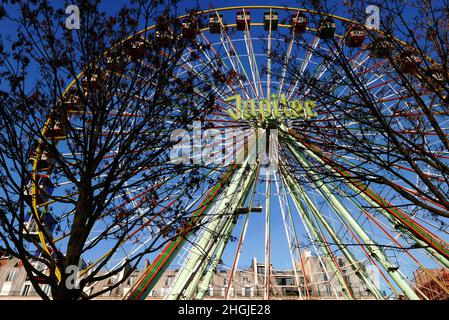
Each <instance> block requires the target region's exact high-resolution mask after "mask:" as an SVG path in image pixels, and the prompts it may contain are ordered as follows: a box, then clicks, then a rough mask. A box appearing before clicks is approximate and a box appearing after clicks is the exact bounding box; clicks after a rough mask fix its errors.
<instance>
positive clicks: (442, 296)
mask: <svg viewBox="0 0 449 320" xmlns="http://www.w3.org/2000/svg"><path fill="white" fill-rule="evenodd" d="M427 271H428V272H425V271H424V270H416V271H415V272H414V276H415V286H416V293H417V294H418V295H419V296H421V297H422V298H424V296H425V297H427V299H429V300H449V293H448V292H447V290H444V289H443V287H446V288H449V270H448V269H444V268H441V269H428V270H427ZM429 273H430V274H432V277H431V276H430V275H429ZM437 281H438V282H439V283H438V282H437Z"/></svg>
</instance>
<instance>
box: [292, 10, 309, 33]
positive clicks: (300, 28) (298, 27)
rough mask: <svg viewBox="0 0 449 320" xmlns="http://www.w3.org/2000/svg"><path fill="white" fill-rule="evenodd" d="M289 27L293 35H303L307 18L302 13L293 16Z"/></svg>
mask: <svg viewBox="0 0 449 320" xmlns="http://www.w3.org/2000/svg"><path fill="white" fill-rule="evenodd" d="M291 25H292V28H293V32H294V33H304V32H305V31H306V28H307V17H306V16H305V15H304V14H303V13H302V12H299V13H297V14H294V15H292V21H291Z"/></svg>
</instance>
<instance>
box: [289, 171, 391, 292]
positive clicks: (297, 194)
mask: <svg viewBox="0 0 449 320" xmlns="http://www.w3.org/2000/svg"><path fill="white" fill-rule="evenodd" d="M283 174H285V175H286V176H287V177H289V182H290V184H289V190H291V191H290V194H291V195H292V197H294V198H296V201H298V202H300V201H301V200H302V202H303V203H306V204H307V206H308V207H309V209H310V213H312V214H313V215H314V217H315V218H317V219H318V220H319V221H320V222H321V224H322V225H323V226H324V228H325V229H326V230H327V232H328V233H329V235H330V236H331V237H332V239H333V240H334V243H335V244H336V245H337V246H338V248H339V249H340V250H341V251H342V252H343V255H344V256H345V257H346V259H347V260H348V261H349V264H350V266H351V268H352V269H353V270H354V272H355V273H356V275H357V276H358V277H359V278H360V280H362V281H363V282H364V283H365V284H366V286H367V287H368V288H369V289H370V291H371V292H372V293H373V294H374V295H375V296H376V298H377V299H379V300H382V299H383V297H382V294H381V293H380V291H379V289H378V288H377V287H376V286H375V285H374V283H373V282H372V281H371V279H370V278H369V276H368V274H367V272H366V269H365V267H364V266H360V265H358V263H357V259H356V258H355V257H354V255H353V254H352V253H351V252H350V251H349V250H348V249H347V247H346V246H345V245H344V244H343V241H342V240H341V238H340V237H339V236H338V234H337V233H336V232H335V230H334V229H333V228H332V226H331V225H330V224H329V223H328V222H327V220H326V219H325V218H324V217H323V215H322V214H321V213H320V211H319V209H318V208H317V207H316V205H315V204H314V203H313V201H312V200H311V199H310V197H309V196H308V195H307V193H306V192H305V190H304V188H303V187H301V185H299V184H298V183H295V181H294V179H293V178H292V176H291V174H289V173H288V172H287V170H285V169H284V170H283ZM300 198H301V199H300ZM309 220H310V221H311V219H309Z"/></svg>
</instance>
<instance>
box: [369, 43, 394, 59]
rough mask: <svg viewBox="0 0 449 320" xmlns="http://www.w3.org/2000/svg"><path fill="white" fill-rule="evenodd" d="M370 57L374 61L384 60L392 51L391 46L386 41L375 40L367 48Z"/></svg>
mask: <svg viewBox="0 0 449 320" xmlns="http://www.w3.org/2000/svg"><path fill="white" fill-rule="evenodd" d="M368 49H369V50H370V56H371V57H373V58H376V59H386V58H388V57H389V56H390V55H391V52H392V51H393V45H392V44H391V43H390V42H389V41H388V40H386V39H383V38H377V39H375V40H374V41H373V42H371V43H370V44H369V46H368Z"/></svg>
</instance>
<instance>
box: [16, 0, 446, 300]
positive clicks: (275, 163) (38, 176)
mask: <svg viewBox="0 0 449 320" xmlns="http://www.w3.org/2000/svg"><path fill="white" fill-rule="evenodd" d="M312 18H313V19H312ZM179 20H180V21H182V36H185V37H189V36H192V37H195V39H196V42H197V43H198V46H199V47H200V50H193V49H191V48H187V50H186V51H185V53H184V54H183V56H182V57H181V62H180V63H179V65H178V66H177V71H176V76H177V77H179V78H183V77H185V76H186V75H190V76H191V75H193V76H194V77H196V78H197V79H198V81H201V82H202V83H204V84H207V85H208V88H209V89H210V90H213V91H214V92H215V93H216V95H217V97H218V98H217V101H216V105H215V109H214V111H213V112H211V113H210V114H208V115H207V116H206V117H205V118H203V119H201V120H200V121H198V122H196V123H192V124H191V126H190V128H189V129H190V130H180V131H177V133H176V138H177V139H180V140H181V141H184V140H183V139H184V138H186V139H187V140H185V141H187V145H188V146H192V147H191V148H190V149H189V148H187V149H188V155H189V156H190V159H189V161H190V160H192V159H193V161H198V162H199V163H201V162H202V161H203V162H204V161H206V162H208V163H207V164H208V166H207V172H204V174H205V176H210V177H214V179H213V181H215V182H214V184H213V185H210V186H209V185H206V184H204V186H201V187H200V188H199V189H198V191H197V193H196V195H195V197H194V198H187V197H186V196H185V193H184V192H183V191H184V187H183V185H182V176H169V175H168V174H167V175H166V176H164V175H162V176H163V177H162V178H161V181H160V185H163V184H165V185H166V186H169V188H167V189H170V190H172V193H171V194H169V195H166V197H165V198H163V200H160V198H159V197H158V198H155V197H154V192H153V191H154V190H157V188H158V185H156V186H148V187H147V188H145V187H143V186H140V187H139V188H135V187H133V182H132V180H133V178H132V177H131V178H130V181H129V183H128V184H127V185H125V186H124V187H123V196H121V197H117V199H115V201H114V206H115V208H127V207H132V208H134V209H135V210H134V211H133V212H134V213H133V216H131V217H127V219H131V220H140V221H141V223H140V224H139V225H136V228H135V230H133V232H132V233H131V235H130V236H129V237H128V238H127V240H126V241H124V242H123V243H122V244H121V245H120V248H118V249H117V250H116V252H115V253H114V259H111V260H110V261H109V262H108V264H107V266H106V267H107V268H109V269H111V270H113V269H114V268H117V267H119V266H122V265H123V264H124V263H126V259H127V257H129V256H131V255H133V254H134V253H136V252H139V251H140V250H144V249H145V247H146V245H147V244H148V243H151V242H152V241H154V239H155V237H156V236H157V235H160V234H163V233H166V232H168V231H167V230H169V228H168V227H167V226H170V225H171V223H172V221H171V220H170V218H168V217H164V212H165V211H166V210H167V207H169V206H170V205H171V204H172V203H173V202H172V199H184V201H186V202H187V203H188V208H189V209H190V210H191V211H192V216H191V220H190V223H191V225H186V226H182V227H180V228H179V229H178V230H177V235H178V236H175V237H174V238H173V239H171V240H169V241H168V242H167V243H166V244H165V245H163V246H162V247H161V249H160V251H159V252H156V253H155V254H153V255H151V256H150V260H151V263H150V264H149V266H148V267H147V268H146V269H145V270H144V271H143V272H142V275H141V276H140V278H139V279H138V281H137V282H136V284H135V285H134V286H133V287H132V289H131V290H130V292H129V293H128V294H127V298H128V299H145V298H146V297H147V296H148V294H149V292H150V291H151V290H152V288H154V286H155V285H156V283H157V281H158V280H159V279H160V277H161V276H162V274H163V273H164V271H166V270H167V269H168V268H169V267H171V266H176V267H177V268H178V269H179V271H178V272H177V275H176V277H175V279H174V280H173V283H172V284H171V286H170V288H169V290H168V292H167V293H166V296H165V297H166V298H167V299H202V298H204V297H205V294H206V291H207V288H208V287H209V283H210V281H211V279H212V276H213V274H214V272H215V271H216V270H217V268H218V267H226V268H228V269H229V270H230V277H229V279H228V281H227V285H226V290H225V294H224V298H226V299H228V298H232V290H231V288H232V286H233V285H234V283H235V282H236V281H237V280H236V279H234V275H235V274H236V272H237V271H238V269H239V268H240V266H241V265H242V264H247V263H248V261H250V259H252V258H253V256H255V255H259V257H260V258H261V259H262V264H263V265H264V268H263V274H262V278H263V283H262V284H261V290H262V291H263V298H265V299H270V298H273V297H272V288H273V287H274V286H276V284H275V283H271V279H272V277H271V275H272V272H273V270H274V269H275V268H276V267H277V266H276V264H279V261H282V266H279V267H282V268H285V266H286V265H287V267H288V268H289V269H290V270H293V274H294V277H295V283H296V286H297V287H298V291H297V292H298V299H312V298H313V297H312V296H313V295H312V293H311V291H312V290H313V287H314V285H316V284H315V283H314V280H313V279H314V278H313V277H311V275H310V274H308V273H307V268H306V267H305V266H304V263H305V261H304V260H305V259H306V257H305V256H306V255H305V252H311V253H312V254H314V255H316V256H317V257H318V258H319V259H320V261H321V262H322V263H323V264H324V266H325V267H324V269H323V270H324V271H323V272H324V273H325V274H326V275H327V276H328V277H331V276H332V277H334V278H335V279H334V280H333V281H330V280H329V284H330V286H331V288H330V289H331V290H330V291H331V292H337V291H336V290H335V289H336V288H333V287H332V286H337V287H338V291H340V292H343V296H337V298H341V299H357V298H358V297H357V296H356V295H355V294H354V292H353V290H352V289H351V284H350V283H349V280H348V279H349V278H348V274H352V275H355V276H356V277H357V278H358V279H360V281H361V282H362V283H363V284H364V286H365V288H366V289H367V290H369V292H370V293H371V294H372V296H373V297H374V298H376V299H387V298H388V297H403V296H405V297H406V298H408V299H426V298H427V297H426V294H425V293H424V292H422V290H421V291H420V289H419V288H418V287H417V286H416V285H415V284H414V282H413V273H414V272H415V271H416V270H418V269H419V270H422V272H424V273H426V274H427V275H428V276H429V277H430V278H431V279H434V280H435V281H436V283H437V284H438V286H440V287H441V289H442V290H444V291H445V292H449V288H447V287H446V286H445V285H444V283H441V281H440V280H438V278H437V277H436V275H435V274H433V271H432V269H435V268H439V267H441V266H444V267H449V244H448V243H447V239H448V237H447V231H446V230H444V229H441V228H439V226H437V225H435V224H434V223H433V222H432V221H431V220H430V219H426V218H425V217H423V216H419V215H414V214H413V212H408V211H406V210H405V209H404V210H403V209H401V206H400V205H398V204H393V203H391V202H390V201H389V200H388V199H390V198H388V199H387V197H386V196H385V195H384V194H383V193H382V191H381V190H376V188H374V187H371V186H368V185H366V184H364V183H363V182H362V181H356V180H351V173H350V172H348V171H345V170H344V169H343V168H342V167H341V166H339V164H338V162H337V161H336V160H335V156H336V155H334V154H332V153H331V152H328V151H327V150H323V149H321V148H320V147H318V146H317V144H315V143H314V142H317V141H319V135H320V133H318V132H312V131H308V124H310V123H311V122H313V123H314V126H313V127H315V128H316V127H317V126H318V127H319V126H320V125H322V127H323V128H326V126H334V127H333V129H334V130H336V131H338V128H339V126H341V124H340V123H338V122H337V121H335V120H334V119H335V117H337V118H338V114H339V110H338V108H335V109H334V110H333V112H331V111H329V110H327V109H326V108H325V106H323V105H320V104H317V103H315V102H314V101H313V100H311V99H310V96H311V92H312V91H313V89H312V87H311V86H310V85H308V84H307V83H304V82H303V81H302V80H301V78H295V77H292V76H289V66H290V65H294V66H296V70H299V72H300V73H301V74H300V76H301V75H303V76H305V75H310V77H311V78H313V79H314V80H315V81H333V83H335V85H334V90H335V93H334V94H335V95H337V96H341V97H350V96H351V93H352V92H353V88H351V86H350V85H349V84H348V82H347V81H346V80H347V79H346V78H345V76H344V72H343V71H342V70H341V69H339V67H336V61H335V60H336V58H334V57H333V55H332V52H337V51H338V52H340V54H341V55H344V56H345V57H346V58H347V59H348V65H349V66H351V68H352V69H353V71H354V72H355V73H356V74H357V75H358V77H359V79H360V80H361V81H363V82H364V85H365V88H366V89H367V90H369V91H370V92H371V94H372V96H373V97H375V98H376V99H377V102H378V103H379V104H381V105H382V106H383V107H384V111H385V112H386V113H387V114H391V115H392V114H393V113H394V111H393V110H392V105H393V104H394V103H396V102H397V101H398V100H400V99H401V97H402V96H403V95H404V92H405V89H404V88H401V87H400V85H398V84H397V83H395V82H394V78H395V68H393V66H391V65H390V64H389V60H388V59H387V57H388V56H389V55H390V54H391V52H392V51H393V48H392V47H391V46H390V44H389V43H388V42H386V41H384V40H383V39H382V37H380V35H381V32H378V31H375V30H374V31H373V33H378V34H379V37H378V38H376V39H375V40H373V41H371V42H369V41H368V40H369V39H368V38H369V37H368V34H367V31H366V28H363V27H362V26H361V24H360V23H358V22H355V21H351V20H349V19H346V18H342V17H339V16H335V15H331V14H326V13H322V12H316V11H310V10H306V9H301V8H291V7H281V6H245V7H244V6H241V7H227V8H220V9H210V10H204V11H201V12H197V13H195V14H189V15H186V16H181V17H179ZM312 21H317V22H316V23H313V22H312ZM197 29H199V33H198V32H196V30H197ZM341 30H343V31H341ZM147 33H154V36H155V38H156V39H159V41H160V42H161V43H163V42H164V41H165V40H167V39H169V38H170V37H173V34H172V31H171V30H170V28H168V27H167V26H164V25H163V24H156V25H154V26H152V27H149V28H148V29H146V30H143V31H142V32H140V33H138V34H136V35H133V36H131V37H130V38H129V39H127V42H125V43H126V45H128V46H129V48H128V52H129V55H130V58H131V59H136V60H139V59H142V58H143V57H144V56H145V41H146V39H145V35H146V34H147ZM330 40H335V41H330ZM368 42H369V43H368ZM121 45H124V44H123V43H122V44H121ZM118 48H120V46H118ZM279 50H281V51H282V52H284V55H283V56H282V60H283V61H279V58H276V57H275V53H276V52H277V51H279ZM113 52H114V51H113V50H110V51H108V53H107V54H105V56H104V57H103V59H104V66H106V69H107V70H105V72H103V73H102V77H107V76H108V72H119V73H120V72H121V73H124V72H125V73H126V72H127V71H126V69H124V68H122V67H121V65H120V61H119V58H120V56H119V55H114V54H112V53H113ZM401 57H402V58H401V59H402V60H401V61H400V62H401V63H400V66H401V67H402V69H403V70H402V71H404V72H407V73H413V72H414V69H413V66H414V64H415V63H416V62H417V61H416V60H417V59H419V58H417V57H416V56H414V55H413V51H410V52H409V53H407V54H406V55H405V56H404V55H403V56H401ZM81 78H82V81H83V84H85V85H86V89H87V88H89V89H90V90H94V89H95V87H98V86H101V85H102V82H101V77H100V74H98V75H93V76H91V77H90V78H87V77H84V78H83V75H81ZM217 84H219V85H217ZM194 90H196V91H197V93H198V95H201V94H202V92H201V90H200V89H197V88H196V89H194ZM73 92H74V90H73V84H72V85H71V86H70V87H69V88H67V90H66V94H65V104H66V105H67V106H69V108H70V111H71V113H70V118H69V121H70V122H71V123H73V125H74V126H76V121H77V119H76V113H77V106H78V104H79V97H77V96H76V95H75V94H73ZM149 94H154V92H150V93H149ZM430 100H431V99H430V97H429V101H430ZM404 103H406V102H404ZM335 107H336V106H335ZM338 107H340V108H344V107H345V106H344V104H341V106H338ZM172 112H174V113H175V112H177V111H176V110H172ZM48 124H51V125H47V126H46V127H45V128H44V131H43V135H44V136H46V137H51V138H54V139H56V140H58V141H59V142H58V146H59V148H60V149H61V150H64V151H61V152H62V153H64V152H65V155H66V156H67V157H68V158H70V157H74V156H75V155H74V154H73V153H71V152H69V151H67V150H70V148H68V147H67V146H68V145H69V144H70V137H68V136H66V135H65V132H64V126H63V124H62V122H59V121H58V120H57V119H54V118H53V119H49V120H48ZM351 125H352V124H351V123H350V122H348V123H346V126H347V127H351ZM397 126H398V128H402V130H404V131H406V130H409V128H407V127H406V124H403V123H400V122H398V123H397ZM195 130H199V131H200V132H201V130H203V137H201V134H200V138H199V139H198V141H196V142H198V143H199V146H196V147H197V149H195V143H196V142H195V141H193V143H192V140H191V139H192V133H193V132H195ZM208 130H209V131H208ZM218 136H219V138H218ZM335 139H338V134H336V135H335ZM379 143H381V142H379ZM185 146H186V145H184V147H185ZM204 149H207V152H204ZM435 149H438V148H437V147H435ZM195 150H200V152H199V153H195V152H194V151H195ZM226 151H229V152H226ZM181 153H182V152H181ZM177 155H179V154H177ZM111 156H113V155H111ZM106 157H107V156H106ZM183 159H184V158H183V157H182V156H181V157H180V158H177V159H175V160H176V161H182V160H183ZM30 160H31V161H32V163H33V175H34V179H32V180H31V181H33V182H32V183H30V185H29V189H28V190H29V194H30V195H32V196H33V206H34V207H35V209H36V210H35V211H36V212H40V214H41V215H40V216H34V217H33V216H31V217H29V220H28V221H26V222H25V224H26V229H27V235H28V236H30V235H31V236H34V237H35V239H38V240H39V242H40V243H41V244H42V247H43V248H44V249H46V250H49V249H48V248H49V245H48V244H49V242H52V243H53V244H54V245H55V246H58V245H59V243H60V242H63V241H65V240H64V238H65V237H64V234H63V233H61V232H58V231H57V230H54V226H55V225H56V224H57V222H58V221H60V220H61V219H67V217H65V216H64V217H62V216H57V215H55V214H54V213H53V212H56V211H52V210H51V208H52V207H55V206H61V205H63V203H62V202H58V201H55V200H49V195H54V194H58V192H61V191H58V190H62V189H67V188H70V183H68V182H67V181H60V180H58V181H57V182H55V181H54V180H53V179H52V170H53V168H52V159H51V157H50V156H48V154H47V153H46V151H45V148H44V147H43V146H42V145H41V144H37V146H36V152H34V153H33V154H32V155H31V157H30ZM172 160H173V159H172ZM343 161H345V162H347V163H350V164H356V163H358V162H359V161H360V159H358V158H357V155H356V154H353V155H351V154H349V155H345V156H344V159H343ZM314 166H320V167H321V169H319V168H315V170H310V168H312V167H314ZM293 168H302V169H303V170H293ZM151 169H153V170H154V169H156V170H157V164H155V168H148V170H151ZM204 170H206V169H204ZM320 170H326V171H327V172H331V173H332V175H333V176H334V177H337V178H338V179H339V182H338V183H337V182H336V181H335V180H333V179H330V178H328V177H327V176H325V175H323V176H321V175H320V173H319V172H320ZM398 170H407V168H398ZM139 174H140V173H139ZM342 181H343V182H342ZM399 184H400V182H398V185H399ZM404 188H405V187H404ZM159 196H160V195H159ZM399 204H400V203H399ZM436 205H437V204H436ZM367 207H370V208H372V210H367V209H366V208H367ZM150 209H151V212H156V213H157V214H152V215H148V212H150ZM407 210H408V209H407ZM123 214H125V213H123ZM120 218H122V217H120ZM36 219H38V220H40V221H41V222H42V224H43V226H44V227H45V228H46V231H48V232H49V233H51V234H53V235H54V236H53V237H52V238H51V239H48V238H45V237H44V236H43V233H42V230H40V229H39V228H36V224H35V220H36ZM195 224H198V225H199V227H198V228H195V231H194V232H193V231H192V227H191V226H192V225H195ZM107 225H108V222H107V221H105V220H102V221H98V222H97V223H96V225H95V228H93V230H94V231H93V232H92V234H91V237H90V238H89V240H88V241H91V242H92V243H95V241H96V239H97V236H98V235H99V234H101V232H102V230H103V229H104V228H107V227H108V226H107ZM232 239H234V240H235V241H231V240H232ZM411 248H413V249H411ZM102 250H103V251H101V250H98V251H97V252H95V253H94V254H93V255H92V256H90V257H89V259H90V260H92V262H93V263H92V264H91V265H90V267H94V266H96V265H98V264H99V263H101V261H102V259H103V257H104V254H106V253H107V252H109V250H111V248H109V247H108V246H107V245H104V246H102ZM337 255H341V256H344V257H345V259H346V261H348V264H347V265H346V266H345V268H343V267H342V266H341V265H340V264H339V262H338V261H339V260H338V259H337ZM343 269H345V270H343ZM372 270H374V271H375V274H376V275H377V279H373V277H372V275H371V273H372ZM59 272H60V271H59ZM385 292H387V293H385Z"/></svg>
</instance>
